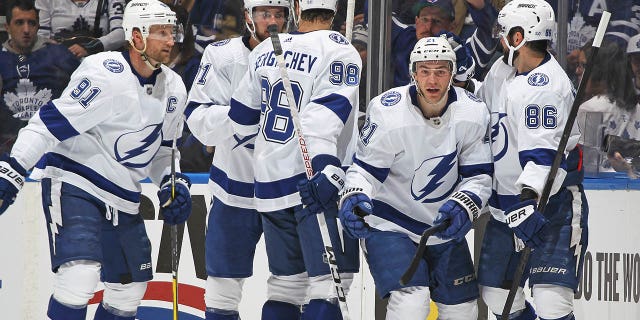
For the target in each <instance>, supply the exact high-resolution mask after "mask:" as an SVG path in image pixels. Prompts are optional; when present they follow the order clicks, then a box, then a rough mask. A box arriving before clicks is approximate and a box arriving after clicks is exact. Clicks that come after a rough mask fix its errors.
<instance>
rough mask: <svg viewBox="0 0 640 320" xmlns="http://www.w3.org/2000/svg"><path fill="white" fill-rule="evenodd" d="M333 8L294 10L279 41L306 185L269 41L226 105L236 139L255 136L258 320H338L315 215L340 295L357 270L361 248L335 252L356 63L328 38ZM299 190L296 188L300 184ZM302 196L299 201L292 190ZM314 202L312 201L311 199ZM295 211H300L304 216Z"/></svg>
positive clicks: (353, 131)
mask: <svg viewBox="0 0 640 320" xmlns="http://www.w3.org/2000/svg"><path fill="white" fill-rule="evenodd" d="M336 2H337V1H336V0H305V1H299V2H297V4H298V5H297V7H296V9H295V12H296V16H297V17H298V19H297V20H298V22H299V26H298V32H295V33H290V34H280V41H281V43H282V47H283V52H284V54H283V55H284V59H285V62H286V65H287V71H288V74H289V77H290V79H291V84H292V87H293V95H294V96H295V99H296V102H297V105H296V106H292V107H295V108H298V109H299V116H300V122H301V125H302V128H300V129H301V130H302V132H303V133H304V136H305V138H306V142H307V146H306V147H308V150H309V154H310V156H311V162H312V169H313V171H314V172H316V175H315V176H314V178H313V179H311V180H310V181H307V180H306V178H305V177H306V175H305V171H306V168H305V166H304V164H303V159H302V157H301V156H300V149H299V148H300V147H299V144H298V143H299V142H298V138H297V137H296V135H295V132H294V124H293V121H292V118H291V113H290V110H289V104H288V102H287V99H286V98H285V89H284V86H283V80H282V77H281V74H280V71H279V69H278V67H277V65H276V60H275V53H274V50H273V46H272V44H271V42H270V41H264V42H262V43H261V44H260V45H258V46H257V47H256V48H255V49H254V50H253V51H252V52H251V54H250V55H249V70H248V73H247V74H246V75H245V79H244V80H243V81H241V82H240V86H239V88H238V89H237V90H236V91H235V93H234V95H233V97H232V99H231V109H230V111H229V116H230V118H231V120H232V125H233V127H234V130H235V132H237V133H238V134H239V135H242V136H250V135H255V134H257V136H256V142H255V150H254V162H253V163H254V170H255V204H256V209H257V210H258V211H259V212H260V213H261V216H262V223H263V230H264V236H265V241H266V248H267V256H268V258H269V270H270V271H271V273H272V276H271V277H270V279H269V281H268V288H269V289H268V301H267V302H266V303H265V305H264V306H263V313H262V319H298V318H299V317H300V311H299V310H300V306H301V305H303V304H306V303H307V302H308V305H307V306H306V307H305V308H304V313H303V315H302V317H303V319H328V320H331V319H341V313H340V308H339V307H338V304H337V299H336V298H337V295H336V290H335V285H334V283H333V279H332V276H331V275H330V273H329V271H330V270H329V266H328V265H327V264H325V263H324V261H323V254H324V247H323V243H322V238H321V235H320V229H319V226H318V223H317V218H316V216H315V214H316V213H318V212H320V211H321V210H322V211H324V214H325V216H326V221H327V226H328V229H329V233H330V237H331V243H332V246H333V248H335V250H334V252H335V253H336V260H337V264H338V268H339V270H340V272H341V273H342V276H341V277H342V280H343V283H342V286H343V288H348V286H349V284H350V279H351V278H352V275H351V274H345V273H352V272H357V270H358V256H357V254H358V245H357V242H356V241H354V240H353V239H345V241H344V246H343V245H342V244H341V241H340V237H341V235H339V234H338V229H337V219H336V217H337V199H338V191H339V189H340V188H341V185H340V184H339V183H338V182H335V185H334V183H332V182H331V181H330V180H329V179H327V177H328V176H333V175H335V176H336V177H339V179H338V180H341V179H342V178H340V177H344V171H343V170H342V169H341V166H342V165H343V164H344V165H348V163H349V162H350V161H351V160H350V159H351V156H352V155H353V152H354V150H355V139H356V137H357V126H356V121H357V118H356V112H357V106H358V98H357V95H358V85H359V83H360V69H361V60H360V56H359V55H358V52H357V51H356V50H355V49H354V47H353V46H351V44H350V43H349V41H347V39H346V38H345V37H344V36H342V35H341V34H339V33H337V32H334V31H330V26H331V21H332V20H333V16H334V15H335V11H336ZM299 182H300V185H299V186H298V183H299ZM298 187H299V188H301V189H303V190H306V192H302V193H304V197H303V199H301V195H300V194H299V193H298V191H297V188H298ZM314 196H316V197H314ZM302 203H305V204H306V205H307V206H306V207H304V208H303V206H302ZM347 278H349V279H347Z"/></svg>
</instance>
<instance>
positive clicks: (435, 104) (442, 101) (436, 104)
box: [411, 64, 455, 109]
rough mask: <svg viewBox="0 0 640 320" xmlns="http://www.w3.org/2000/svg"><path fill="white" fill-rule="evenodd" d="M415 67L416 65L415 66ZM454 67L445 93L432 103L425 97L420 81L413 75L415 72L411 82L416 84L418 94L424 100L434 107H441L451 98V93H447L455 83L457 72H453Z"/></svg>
mask: <svg viewBox="0 0 640 320" xmlns="http://www.w3.org/2000/svg"><path fill="white" fill-rule="evenodd" d="M450 66H451V68H453V65H451V64H450ZM414 69H415V66H414ZM453 72H454V71H453V69H452V70H451V78H450V79H449V84H448V85H447V88H446V89H445V92H446V93H445V94H443V95H442V98H440V100H438V101H436V102H433V103H431V102H430V101H429V100H427V97H425V95H424V94H422V88H420V86H419V85H418V81H416V78H415V77H414V76H413V72H412V73H411V82H412V83H413V84H414V85H415V86H416V91H417V93H418V96H420V97H422V98H423V99H424V101H425V102H426V103H427V105H428V106H430V107H434V108H436V109H439V108H440V107H442V106H444V104H445V103H447V98H449V95H448V94H447V93H448V92H449V89H451V85H452V84H453V77H454V76H455V74H454V73H453Z"/></svg>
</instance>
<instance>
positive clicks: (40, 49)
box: [0, 0, 640, 177]
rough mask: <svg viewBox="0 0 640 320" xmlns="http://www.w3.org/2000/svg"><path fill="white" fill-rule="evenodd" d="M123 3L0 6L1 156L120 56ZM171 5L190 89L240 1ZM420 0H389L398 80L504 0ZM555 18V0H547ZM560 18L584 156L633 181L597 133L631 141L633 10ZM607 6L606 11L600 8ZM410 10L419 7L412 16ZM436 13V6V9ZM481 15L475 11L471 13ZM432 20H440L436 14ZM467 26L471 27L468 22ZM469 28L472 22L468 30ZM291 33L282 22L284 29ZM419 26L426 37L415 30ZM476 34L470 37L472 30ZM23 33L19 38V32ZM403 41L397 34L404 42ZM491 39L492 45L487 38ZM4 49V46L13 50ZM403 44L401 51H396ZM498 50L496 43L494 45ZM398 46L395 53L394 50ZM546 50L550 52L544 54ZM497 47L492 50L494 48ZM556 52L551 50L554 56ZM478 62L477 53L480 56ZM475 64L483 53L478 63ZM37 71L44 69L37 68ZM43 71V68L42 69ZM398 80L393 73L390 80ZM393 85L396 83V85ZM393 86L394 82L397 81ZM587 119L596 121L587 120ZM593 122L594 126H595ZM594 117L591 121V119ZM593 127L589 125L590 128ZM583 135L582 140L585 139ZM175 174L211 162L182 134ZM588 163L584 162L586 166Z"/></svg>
mask: <svg viewBox="0 0 640 320" xmlns="http://www.w3.org/2000/svg"><path fill="white" fill-rule="evenodd" d="M127 2H128V1H126V0H73V1H67V0H65V1H58V0H35V3H34V5H35V7H36V8H37V9H38V10H39V17H36V18H37V24H38V25H39V28H35V27H32V28H31V29H29V30H27V31H24V30H26V29H21V28H20V27H19V26H17V25H15V24H14V22H13V21H11V19H9V18H10V14H6V9H7V4H5V1H2V2H0V12H1V14H2V15H5V16H4V17H0V22H1V21H2V20H3V18H5V19H6V24H2V26H0V42H1V43H3V48H2V52H0V66H1V68H2V69H3V70H2V71H0V77H1V78H0V80H1V81H0V88H1V90H2V92H1V95H0V123H2V125H0V153H1V152H6V151H8V150H10V148H11V146H12V142H13V140H14V139H15V136H16V135H17V131H18V130H19V129H20V128H21V127H22V126H24V125H25V124H26V122H27V121H28V119H29V118H30V116H31V115H33V113H35V112H36V111H37V109H38V107H39V106H40V105H43V104H45V103H46V102H48V101H49V100H51V99H54V98H56V97H58V96H59V95H60V94H61V91H62V89H63V88H64V87H65V86H66V81H68V79H69V76H70V74H71V73H72V72H73V70H74V69H75V67H77V66H78V64H79V59H82V58H83V57H85V56H87V55H90V54H93V53H97V52H101V51H104V50H125V44H126V43H125V41H124V32H123V30H122V14H123V9H124V6H125V5H126V3H127ZM163 2H165V3H166V4H168V5H170V6H171V7H172V8H173V9H174V11H175V12H176V13H177V15H178V19H179V21H180V22H181V23H182V24H183V25H184V30H185V38H184V41H183V42H182V43H181V44H178V45H176V46H175V47H174V52H173V55H172V56H173V58H172V61H171V63H170V67H171V68H173V69H174V70H175V71H176V72H178V73H179V74H180V75H181V76H182V79H183V81H184V83H185V85H186V87H187V89H189V88H190V87H191V84H192V82H193V80H194V77H195V75H196V74H197V71H198V66H199V62H200V57H201V55H202V52H203V51H204V48H205V47H206V46H207V45H208V44H210V43H212V42H215V41H219V40H223V39H227V38H230V37H234V36H237V35H240V34H242V33H243V32H245V31H244V30H245V22H244V14H243V3H242V1H237V0H182V1H181V0H163ZM346 2H347V1H346V0H341V1H339V5H338V12H337V15H336V18H335V19H334V22H333V29H334V30H337V31H341V32H344V31H345V16H346ZM421 2H422V3H424V2H425V1H424V0H422V1H418V0H407V1H399V0H394V1H393V3H392V10H393V17H392V21H393V30H392V34H391V36H392V39H391V45H392V48H393V50H395V52H394V51H392V57H389V59H391V60H392V66H393V68H394V69H396V70H400V72H399V73H401V75H400V78H402V79H400V80H398V81H395V80H394V84H396V85H399V84H403V81H405V82H406V81H408V73H407V74H406V75H404V73H403V71H402V70H404V69H406V66H407V65H406V63H405V64H402V63H404V62H403V61H404V60H406V58H405V57H404V56H403V54H404V53H403V51H407V50H408V51H410V50H411V49H412V48H413V45H411V43H414V44H415V42H416V41H417V38H419V37H424V36H432V35H434V33H438V32H440V31H450V32H453V33H455V34H456V35H457V36H459V38H460V40H461V41H463V42H465V41H474V32H478V33H480V32H490V30H491V28H492V27H493V25H486V24H487V23H489V22H487V21H493V20H495V17H494V18H493V20H492V19H490V17H488V16H490V15H491V14H492V12H494V14H497V10H499V9H500V8H501V7H502V6H504V4H505V3H506V2H509V1H508V0H507V1H505V0H492V1H490V0H475V1H474V0H430V1H429V3H431V4H433V5H435V6H437V7H438V8H440V9H441V10H440V13H435V18H434V17H433V15H432V16H430V17H423V16H421V14H424V12H425V11H424V10H422V9H424V6H422V7H420V8H418V7H419V6H420V3H421ZM548 2H549V3H550V4H551V5H552V6H553V7H554V9H556V14H557V12H558V10H557V6H558V1H557V0H550V1H548ZM568 2H569V17H568V20H567V21H568V23H569V25H568V30H569V31H568V43H567V44H568V45H567V48H568V51H567V52H566V55H567V66H566V72H567V74H568V75H569V76H570V78H572V80H574V85H575V86H576V88H577V86H578V83H579V81H580V79H581V76H582V73H583V72H584V69H585V66H587V65H589V64H593V71H592V77H591V79H590V80H589V82H588V83H587V86H586V90H585V94H584V95H583V96H582V98H581V100H580V103H582V104H583V108H581V113H580V115H579V117H578V126H580V128H581V130H582V132H583V136H584V137H585V138H584V139H583V144H584V145H585V147H586V151H588V152H586V153H585V154H587V155H588V156H589V157H595V160H593V161H591V162H596V164H595V168H596V169H595V170H596V171H597V172H602V171H622V172H627V173H628V174H629V176H630V177H635V176H636V173H637V170H638V169H637V168H635V167H634V165H633V164H634V163H637V162H638V161H637V160H636V161H635V162H634V160H633V156H630V155H628V154H623V153H618V154H616V153H615V150H614V151H613V152H612V151H611V150H610V152H609V154H606V153H602V152H601V149H602V145H603V143H604V140H603V138H602V137H603V136H604V135H605V134H612V135H616V136H619V137H621V138H624V139H631V140H640V115H637V111H636V109H637V107H638V95H639V94H640V35H639V33H640V6H638V5H637V4H634V1H633V0H624V1H613V0H607V1H594V0H570V1H568ZM483 3H484V5H486V6H488V8H489V9H491V10H494V11H491V10H489V9H487V7H485V9H483V10H484V11H482V10H478V9H477V6H478V5H482V4H483ZM605 6H606V8H605ZM416 8H418V10H416ZM443 8H444V9H443ZM603 9H607V10H608V11H611V12H612V21H611V22H610V24H609V27H608V29H607V34H606V36H605V41H604V44H603V46H602V49H601V50H600V53H599V54H598V56H597V58H596V60H595V61H593V62H590V61H588V58H589V56H590V51H591V40H592V38H593V36H594V34H595V28H596V27H597V24H598V21H599V18H600V15H601V12H602V10H603ZM367 10H368V3H367V1H365V0H357V1H356V14H355V19H354V29H353V39H352V44H353V45H354V46H355V47H356V49H357V50H358V52H359V53H360V56H361V58H362V59H363V71H362V72H363V74H362V79H365V78H366V73H367V72H371V71H368V70H367V68H366V60H367V42H368V36H369V34H368V28H367V24H368V20H369V19H368V16H367ZM478 12H480V13H478ZM438 14H441V15H442V16H441V17H440V18H439V17H438V16H437V15H438ZM474 21H475V23H474ZM476 23H478V24H479V25H476ZM293 28H295V26H294V24H293V22H291V27H290V28H289V29H290V30H292V29H293ZM424 30H427V31H424ZM476 30H478V31H476ZM10 34H11V38H13V37H25V38H24V39H26V40H24V42H25V43H26V45H24V46H26V47H25V48H19V49H16V47H15V43H17V42H19V41H17V39H16V41H14V42H11V40H8V39H9V35H10ZM25 34H26V35H25ZM403 37H404V38H403ZM496 43H497V42H496ZM12 44H13V46H12ZM404 47H406V48H404ZM497 47H498V48H499V47H500V46H497ZM403 48H404V49H403ZM552 49H554V50H555V46H554V48H552ZM492 50H493V48H487V52H485V54H488V55H487V57H486V59H487V61H486V63H485V62H482V61H481V62H480V63H477V64H476V73H475V76H474V78H475V79H478V80H482V79H483V76H484V72H485V71H486V70H488V68H489V66H490V63H491V62H492V61H494V60H495V59H497V58H498V57H500V53H499V52H498V53H494V52H493V51H492ZM498 50H499V49H498ZM555 54H556V55H557V54H559V53H558V52H555ZM479 55H480V56H482V53H480V54H479ZM481 60H482V57H481ZM45 66H46V68H45ZM43 68H44V69H43ZM396 78H398V76H394V79H396ZM396 80H397V79H396ZM396 82H397V83H396ZM365 86H366V81H362V83H361V90H360V111H364V110H365V108H366V101H367V100H368V99H367V97H366V96H365V94H366V87H365ZM592 113H596V114H598V115H599V116H598V117H595V118H594V117H592V116H589V114H592ZM594 119H595V120H594ZM594 121H595V122H594ZM594 124H596V125H594ZM587 136H589V137H591V138H588V137H587ZM181 149H182V153H183V160H182V168H183V171H187V172H206V171H207V170H208V167H209V165H210V163H211V158H212V154H213V152H214V150H213V148H211V147H207V146H203V145H202V144H201V143H199V142H198V141H197V140H196V139H195V138H194V137H193V136H192V135H190V133H189V132H188V131H186V132H185V134H184V135H183V139H182V145H181ZM585 163H589V161H587V162H585Z"/></svg>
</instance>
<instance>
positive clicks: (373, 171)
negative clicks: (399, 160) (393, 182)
mask: <svg viewBox="0 0 640 320" xmlns="http://www.w3.org/2000/svg"><path fill="white" fill-rule="evenodd" d="M353 163H355V164H357V165H358V166H359V167H360V168H362V169H364V170H365V171H367V172H368V173H369V174H370V175H372V176H373V177H374V178H376V180H378V181H380V183H383V182H384V180H386V179H387V176H388V175H389V171H390V170H391V169H389V168H378V167H374V166H372V165H370V164H368V163H366V162H364V161H362V160H360V159H358V158H356V156H353Z"/></svg>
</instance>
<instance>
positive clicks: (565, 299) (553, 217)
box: [478, 0, 588, 320]
mask: <svg viewBox="0 0 640 320" xmlns="http://www.w3.org/2000/svg"><path fill="white" fill-rule="evenodd" d="M554 20H555V18H554V12H553V9H552V8H551V7H550V6H549V4H547V3H546V2H544V1H542V0H514V1H511V2H509V3H508V4H507V5H506V6H505V7H504V8H502V10H501V11H500V13H499V15H498V20H497V25H496V28H495V31H496V36H498V37H499V38H500V42H501V45H502V47H503V50H504V57H503V59H501V60H498V61H496V62H495V63H494V64H493V66H492V67H491V70H490V71H489V73H488V75H487V77H486V78H485V81H484V84H483V86H482V87H481V88H480V91H479V96H480V98H482V99H483V100H484V101H485V103H486V104H487V106H488V107H489V110H490V112H491V117H492V119H491V120H492V122H491V124H492V132H491V139H492V152H493V157H494V162H495V174H494V180H493V192H492V196H491V198H490V199H489V208H490V211H491V214H492V218H491V219H490V221H489V222H488V224H487V228H486V231H485V237H484V240H483V243H482V253H481V257H480V265H479V270H478V281H479V282H480V285H481V291H482V297H483V299H484V301H485V302H486V303H487V305H488V306H489V309H490V310H491V311H492V312H493V313H495V314H498V315H500V314H502V309H503V307H504V304H505V301H506V297H507V292H508V289H509V287H510V286H511V282H512V279H513V274H514V272H515V269H516V266H517V264H518V261H519V259H520V253H519V252H518V251H519V250H520V249H521V248H522V247H521V245H522V242H524V243H526V245H527V246H529V247H530V248H532V250H533V251H532V252H531V256H530V259H529V261H528V262H529V265H528V266H527V267H526V273H525V274H524V275H523V278H522V279H523V280H522V283H520V284H519V285H520V286H523V285H524V281H525V280H526V279H527V278H528V279H529V286H531V287H532V291H533V299H534V303H535V305H536V309H537V310H535V311H537V316H538V317H539V318H540V319H545V320H551V319H557V320H560V319H562V320H569V319H574V316H573V294H574V290H575V289H576V288H577V286H578V280H579V279H580V273H581V269H582V268H581V266H582V257H583V255H584V252H585V250H586V246H587V237H586V236H587V213H588V209H587V203H586V198H585V196H584V190H583V188H582V184H581V182H582V175H581V168H580V165H579V163H580V162H579V161H578V160H579V157H578V156H576V155H577V154H578V151H577V150H574V148H575V146H576V142H577V141H578V137H579V133H578V131H577V128H576V127H574V129H575V130H574V131H573V133H572V134H571V137H570V139H569V141H568V143H567V148H566V151H565V153H566V152H569V151H571V150H574V151H572V152H571V153H569V154H568V156H567V158H566V160H563V163H562V165H561V166H560V169H559V170H558V175H557V176H556V178H555V184H554V185H553V187H552V189H551V197H550V198H549V202H548V205H547V206H546V210H545V211H544V214H542V213H540V212H539V211H537V209H536V208H537V200H538V198H539V197H540V195H541V193H542V190H543V188H544V184H545V181H546V177H547V175H548V173H549V170H550V168H551V165H552V162H553V159H554V157H555V154H556V150H557V148H558V145H559V141H560V139H561V136H562V131H563V130H564V127H565V126H566V121H567V120H566V119H567V117H568V115H569V112H570V109H571V106H572V104H573V100H574V90H573V86H572V84H571V81H570V80H569V78H568V77H567V75H566V74H565V72H564V71H563V69H562V67H561V66H560V65H559V64H558V62H557V61H556V60H555V59H554V57H553V56H552V55H551V54H550V53H549V52H548V51H547V48H548V46H549V44H550V42H551V41H552V40H553V38H554V34H555V21H554ZM514 235H515V236H514ZM535 311H534V310H533V308H532V307H531V305H530V304H529V303H528V302H526V301H525V296H524V293H523V291H522V288H520V289H518V292H517V295H516V299H515V301H514V304H513V306H512V308H511V315H510V317H509V319H518V320H526V319H535V318H536V312H535ZM498 318H500V316H498Z"/></svg>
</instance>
